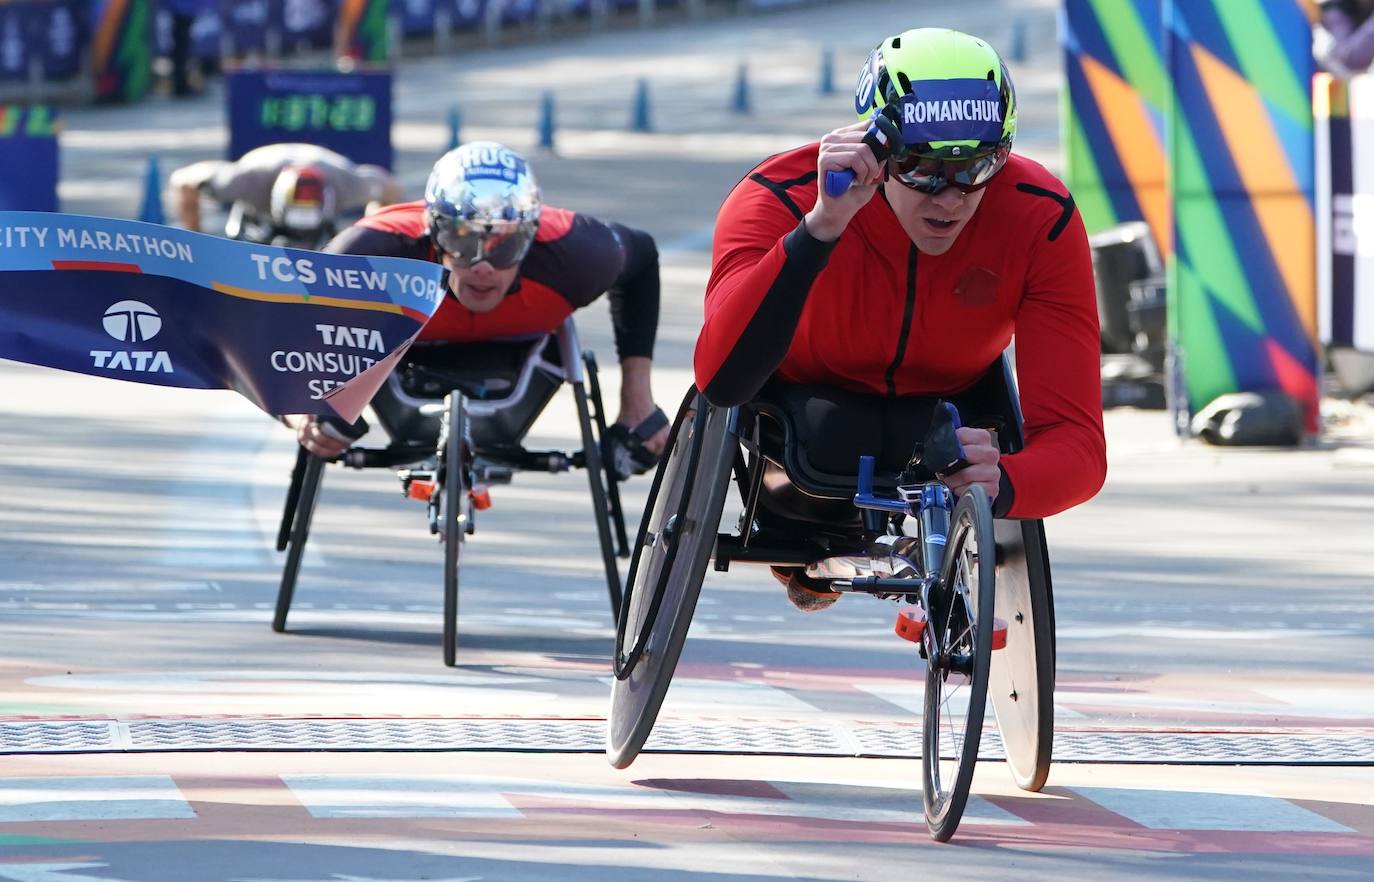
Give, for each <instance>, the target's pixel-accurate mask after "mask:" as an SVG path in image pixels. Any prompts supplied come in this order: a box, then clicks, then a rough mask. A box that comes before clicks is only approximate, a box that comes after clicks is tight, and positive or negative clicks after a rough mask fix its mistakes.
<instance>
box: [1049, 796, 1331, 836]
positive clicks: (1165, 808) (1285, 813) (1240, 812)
mask: <svg viewBox="0 0 1374 882" xmlns="http://www.w3.org/2000/svg"><path fill="white" fill-rule="evenodd" d="M1071 789H1072V790H1073V792H1075V793H1077V794H1079V795H1080V796H1083V797H1085V798H1087V799H1090V800H1092V801H1093V802H1094V803H1096V804H1097V805H1100V806H1102V807H1103V808H1105V809H1107V810H1108V811H1111V812H1115V813H1116V814H1118V815H1121V816H1122V817H1124V818H1128V819H1130V820H1132V821H1134V822H1135V823H1137V824H1139V825H1141V826H1142V827H1149V828H1150V829H1151V830H1228V831H1241V832H1246V833H1354V832H1355V831H1354V830H1351V829H1350V828H1349V827H1346V826H1344V825H1342V824H1338V823H1336V822H1335V821H1333V820H1331V819H1330V818H1327V817H1323V816H1322V815H1319V814H1316V813H1315V812H1310V811H1308V810H1307V809H1305V808H1303V807H1302V806H1300V805H1294V804H1293V803H1291V802H1289V801H1288V800H1286V799H1279V798H1278V797H1274V796H1263V795H1260V794H1253V793H1199V792H1195V791H1176V790H1131V789H1127V788H1122V787H1074V788H1071Z"/></svg>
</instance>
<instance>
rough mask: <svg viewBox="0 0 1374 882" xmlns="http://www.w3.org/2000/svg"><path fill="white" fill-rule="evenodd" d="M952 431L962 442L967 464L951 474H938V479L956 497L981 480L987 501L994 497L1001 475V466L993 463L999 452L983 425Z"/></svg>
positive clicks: (999, 455)
mask: <svg viewBox="0 0 1374 882" xmlns="http://www.w3.org/2000/svg"><path fill="white" fill-rule="evenodd" d="M954 435H955V437H956V438H958V439H959V444H960V445H962V446H963V448H964V460H965V461H966V462H967V463H968V464H969V465H968V468H965V469H960V470H959V471H957V472H955V473H954V474H952V475H942V476H941V479H942V480H943V481H944V482H945V486H947V487H948V488H949V489H950V490H951V491H952V492H953V493H954V495H955V496H956V497H958V496H962V495H963V494H964V492H965V491H967V490H968V489H969V488H970V487H972V486H973V485H974V484H981V485H983V489H984V490H986V491H987V493H988V501H989V502H991V501H992V500H994V499H996V498H997V489H998V485H999V483H1000V481H1001V479H1002V470H1001V469H1000V468H999V467H998V466H997V461H998V460H999V459H1000V458H1001V456H1002V454H1001V452H1000V451H999V450H998V449H997V445H996V442H995V441H994V440H993V437H992V433H991V432H989V431H988V430H987V429H975V428H973V427H972V426H961V427H960V428H958V429H956V430H955V432H954Z"/></svg>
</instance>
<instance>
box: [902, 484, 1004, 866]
mask: <svg viewBox="0 0 1374 882" xmlns="http://www.w3.org/2000/svg"><path fill="white" fill-rule="evenodd" d="M946 548H947V550H946V553H945V561H944V565H943V567H942V568H941V575H940V591H939V595H940V597H941V599H940V600H939V601H936V602H935V603H933V604H932V605H933V606H935V607H936V608H935V609H932V610H930V611H929V612H928V623H927V625H926V627H927V629H934V633H935V634H936V635H938V636H939V639H940V641H941V645H942V647H943V648H944V651H942V652H940V653H939V654H938V655H937V653H936V652H935V651H933V648H932V646H933V644H932V638H931V635H929V634H927V636H926V657H927V659H928V661H927V662H926V694H925V716H924V719H923V721H922V728H923V732H922V741H921V770H922V783H923V785H924V787H923V790H924V803H925V817H926V826H927V827H928V828H929V829H930V835H931V836H932V837H933V838H934V839H935V840H936V841H937V842H944V841H946V840H948V839H949V838H950V837H951V836H953V835H954V831H955V830H956V829H957V828H958V826H959V820H960V819H961V818H962V817H963V815H964V805H965V803H967V801H968V793H969V788H970V787H971V786H972V784H973V770H974V767H975V765H976V764H977V762H978V745H979V742H980V741H981V740H982V734H983V714H984V712H985V710H986V708H987V694H988V674H989V669H990V667H991V664H992V629H993V613H994V610H995V608H996V589H997V566H996V562H995V561H996V555H997V549H996V539H995V538H994V533H993V523H992V509H991V507H990V506H989V505H988V497H987V493H985V492H984V491H983V488H982V487H979V486H976V485H975V486H974V487H972V488H971V489H970V490H969V491H968V492H966V493H965V494H964V495H963V496H961V497H960V498H959V502H958V504H957V505H955V507H954V516H953V518H952V519H951V521H950V528H949V537H948V545H947V546H946ZM989 601H991V602H989ZM956 702H966V703H965V704H964V705H963V708H962V710H961V709H960V707H959V704H958V703H956ZM946 757H952V760H947V759H946Z"/></svg>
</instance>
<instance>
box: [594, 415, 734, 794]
mask: <svg viewBox="0 0 1374 882" xmlns="http://www.w3.org/2000/svg"><path fill="white" fill-rule="evenodd" d="M729 413H730V412H729V411H728V410H722V409H720V408H716V407H711V406H710V405H709V404H707V402H706V400H705V397H704V396H702V395H701V394H700V393H698V392H697V391H696V390H695V389H692V390H690V391H689V392H688V393H687V396H686V398H685V399H684V400H683V402H682V407H681V408H680V409H679V410H678V414H677V419H676V420H675V421H674V423H673V430H672V434H671V435H670V436H669V439H668V446H667V451H668V452H667V454H666V455H665V456H664V457H663V458H662V459H661V460H660V461H659V464H658V469H657V470H656V471H655V473H654V484H653V487H652V488H651V489H650V491H649V499H648V502H647V503H646V505H645V508H644V517H643V519H642V520H641V521H640V525H639V533H638V535H637V536H636V540H635V547H634V552H633V553H632V555H631V557H630V573H629V576H628V579H627V581H626V590H625V599H624V604H623V605H622V607H621V613H620V619H619V621H618V623H617V628H616V646H615V652H616V661H615V669H616V679H615V681H614V682H613V683H612V684H611V713H610V719H609V720H608V721H607V727H606V758H607V759H608V760H609V761H610V763H611V765H612V766H615V767H616V768H618V769H623V768H625V767H627V766H629V765H630V763H632V762H634V759H635V757H637V756H638V755H639V751H640V749H641V748H643V746H644V742H645V741H646V740H647V739H648V737H649V733H650V732H651V731H652V730H653V727H654V722H655V721H656V720H657V719H658V712H659V709H660V708H661V707H662V705H663V699H664V696H666V695H667V693H668V686H669V684H670V683H671V682H672V679H673V671H674V670H675V669H676V668H677V662H678V658H679V657H680V656H681V654H682V646H683V644H684V643H685V642H686V640H687V631H688V628H689V627H690V626H691V623H692V613H693V611H694V610H695V609H696V604H697V596H698V595H699V594H700V592H701V583H702V580H703V579H705V577H706V564H707V563H708V561H709V560H710V558H711V553H712V551H713V549H714V548H715V543H716V532H717V530H718V529H719V525H720V516H721V511H722V510H723V509H724V507H725V495H726V492H727V491H728V489H729V483H730V466H731V463H732V462H733V460H734V452H735V451H734V448H735V446H736V443H737V442H736V441H735V438H734V435H732V434H731V433H730V432H729V430H728V428H727V422H728V419H729ZM645 552H647V555H646V553H645Z"/></svg>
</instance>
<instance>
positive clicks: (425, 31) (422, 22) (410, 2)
mask: <svg viewBox="0 0 1374 882" xmlns="http://www.w3.org/2000/svg"><path fill="white" fill-rule="evenodd" d="M438 11H439V0H400V22H401V35H402V36H405V37H423V36H427V35H429V34H432V33H434V16H435V13H437V12H438Z"/></svg>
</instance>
